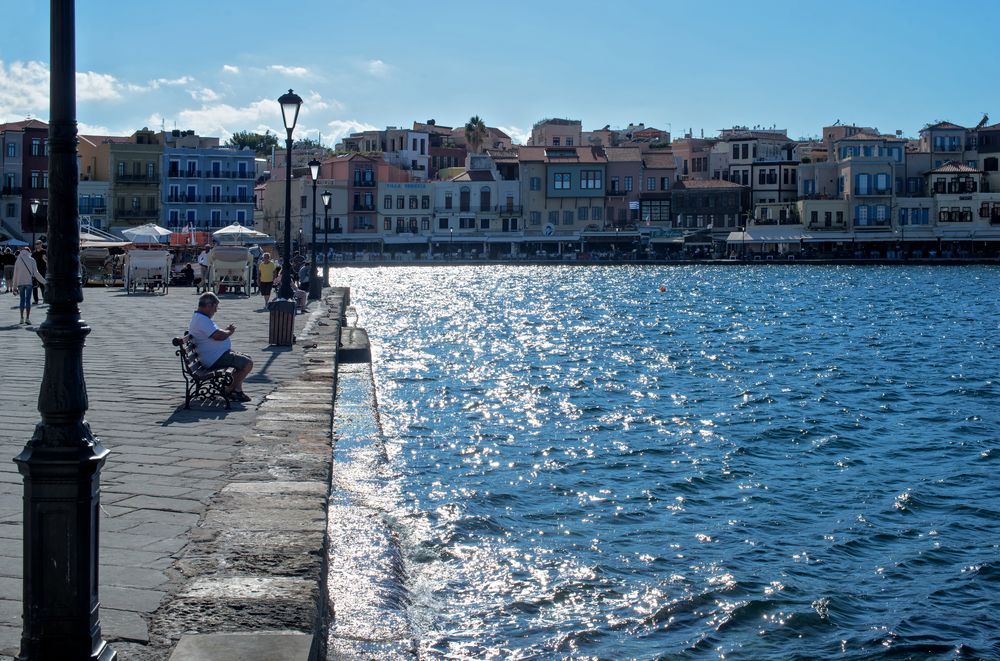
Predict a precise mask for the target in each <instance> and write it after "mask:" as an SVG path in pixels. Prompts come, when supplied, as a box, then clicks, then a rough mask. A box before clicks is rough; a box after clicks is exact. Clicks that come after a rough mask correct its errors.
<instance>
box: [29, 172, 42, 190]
mask: <svg viewBox="0 0 1000 661" xmlns="http://www.w3.org/2000/svg"><path fill="white" fill-rule="evenodd" d="M41 175H42V173H41V172H39V171H37V170H33V171H32V173H31V187H32V188H39V187H40V185H41V182H42V177H41Z"/></svg>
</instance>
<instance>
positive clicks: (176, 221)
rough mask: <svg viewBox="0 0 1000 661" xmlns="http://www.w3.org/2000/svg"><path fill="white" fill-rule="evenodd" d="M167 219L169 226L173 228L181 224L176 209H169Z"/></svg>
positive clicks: (179, 215) (178, 212)
mask: <svg viewBox="0 0 1000 661" xmlns="http://www.w3.org/2000/svg"><path fill="white" fill-rule="evenodd" d="M169 219H170V224H171V225H173V226H175V227H176V226H177V225H180V224H181V212H180V210H178V209H171V210H170V215H169Z"/></svg>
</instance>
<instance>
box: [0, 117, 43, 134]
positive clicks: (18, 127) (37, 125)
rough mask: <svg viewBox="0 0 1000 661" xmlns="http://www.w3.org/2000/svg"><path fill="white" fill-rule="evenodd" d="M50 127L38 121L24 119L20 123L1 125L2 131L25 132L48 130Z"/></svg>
mask: <svg viewBox="0 0 1000 661" xmlns="http://www.w3.org/2000/svg"><path fill="white" fill-rule="evenodd" d="M48 128H49V125H48V124H46V123H45V122H42V121H39V120H37V119H22V120H21V121H19V122H7V123H6V124H0V131H23V130H24V129H46V130H48Z"/></svg>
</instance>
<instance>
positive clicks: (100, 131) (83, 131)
mask: <svg viewBox="0 0 1000 661" xmlns="http://www.w3.org/2000/svg"><path fill="white" fill-rule="evenodd" d="M156 126H159V124H156ZM76 128H77V133H79V134H80V135H124V132H119V133H115V132H114V131H112V130H111V129H109V128H108V127H107V126H100V125H94V124H87V123H86V122H78V123H77V125H76ZM129 133H131V131H130V132H129Z"/></svg>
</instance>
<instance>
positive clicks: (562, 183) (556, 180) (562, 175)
mask: <svg viewBox="0 0 1000 661" xmlns="http://www.w3.org/2000/svg"><path fill="white" fill-rule="evenodd" d="M569 186H570V179H569V172H556V173H555V174H554V175H553V182H552V187H553V188H555V189H556V190H569Z"/></svg>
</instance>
